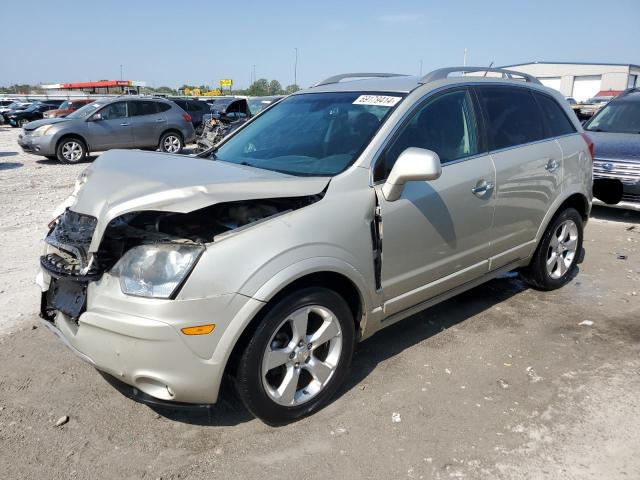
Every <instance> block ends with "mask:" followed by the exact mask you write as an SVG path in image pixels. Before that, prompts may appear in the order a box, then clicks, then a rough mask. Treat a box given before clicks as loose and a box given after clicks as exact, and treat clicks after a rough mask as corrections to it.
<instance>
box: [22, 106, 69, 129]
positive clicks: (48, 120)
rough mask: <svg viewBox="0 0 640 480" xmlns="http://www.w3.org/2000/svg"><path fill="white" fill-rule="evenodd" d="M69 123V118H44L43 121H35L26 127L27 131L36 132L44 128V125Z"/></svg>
mask: <svg viewBox="0 0 640 480" xmlns="http://www.w3.org/2000/svg"><path fill="white" fill-rule="evenodd" d="M50 111H51V110H50ZM68 121H69V119H68V118H43V119H42V120H35V121H33V122H29V123H28V124H27V125H26V127H25V131H27V132H31V131H32V130H35V129H36V128H38V127H42V126H43V125H53V124H54V123H61V122H68Z"/></svg>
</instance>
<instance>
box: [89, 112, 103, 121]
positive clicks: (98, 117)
mask: <svg viewBox="0 0 640 480" xmlns="http://www.w3.org/2000/svg"><path fill="white" fill-rule="evenodd" d="M91 120H92V121H94V122H99V121H100V120H103V118H102V114H101V113H94V114H93V115H92V116H91Z"/></svg>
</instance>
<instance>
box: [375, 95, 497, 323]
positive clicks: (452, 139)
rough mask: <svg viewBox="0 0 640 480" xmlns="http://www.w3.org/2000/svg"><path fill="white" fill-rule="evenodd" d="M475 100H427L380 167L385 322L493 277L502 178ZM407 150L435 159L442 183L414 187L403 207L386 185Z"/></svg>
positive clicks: (470, 97) (404, 196) (460, 97)
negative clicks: (490, 257)
mask: <svg viewBox="0 0 640 480" xmlns="http://www.w3.org/2000/svg"><path fill="white" fill-rule="evenodd" d="M474 98H475V97H474V95H473V93H472V92H471V91H470V90H469V89H467V88H456V89H453V90H449V91H445V92H442V93H439V94H437V95H436V96H431V97H430V98H428V99H427V100H426V101H425V102H424V103H423V104H422V105H421V106H420V107H419V108H418V109H416V111H415V113H414V114H413V116H412V117H411V119H410V120H409V121H408V122H407V123H406V125H405V126H403V128H402V129H401V130H400V132H399V134H398V135H397V136H396V137H395V139H394V140H392V142H391V143H390V146H389V147H388V148H387V149H386V150H385V152H384V153H383V155H382V156H381V158H380V159H379V160H378V162H377V164H376V167H375V170H374V180H375V181H376V183H377V186H376V193H377V196H378V202H379V205H380V210H381V217H382V218H381V221H382V232H383V234H382V272H381V285H382V290H383V295H384V301H385V304H384V312H385V314H386V315H392V314H394V313H396V312H399V311H402V310H404V309H406V308H409V307H411V306H413V305H415V304H418V303H420V302H423V301H425V300H428V299H429V298H431V297H434V296H436V295H438V294H440V293H443V292H445V291H447V290H449V289H451V288H453V287H455V286H457V285H460V284H462V283H465V282H468V281H470V280H473V279H475V278H478V277H480V276H482V275H483V274H485V273H486V272H487V271H488V255H489V245H490V242H491V239H492V228H491V226H492V219H493V213H494V206H495V205H494V204H495V200H494V191H495V182H496V179H495V170H494V168H493V163H492V160H491V157H490V156H489V155H488V154H487V153H486V151H485V148H484V145H483V142H482V139H481V136H480V133H479V131H480V129H479V127H478V124H479V121H478V118H479V117H478V105H477V102H476V101H475V99H474ZM408 147H419V148H425V149H429V150H432V151H434V152H436V153H437V154H438V155H439V157H440V161H441V163H442V176H441V177H440V178H439V179H437V180H434V181H428V182H423V181H417V182H409V183H407V184H406V186H405V189H404V191H403V194H402V196H401V197H400V198H399V199H398V200H396V201H394V202H387V201H386V200H385V198H384V195H383V194H382V191H381V187H382V181H383V180H384V179H385V178H386V177H387V176H388V174H389V172H390V171H391V168H392V167H393V164H394V163H395V160H396V159H397V158H398V155H400V153H402V151H404V150H405V149H406V148H408Z"/></svg>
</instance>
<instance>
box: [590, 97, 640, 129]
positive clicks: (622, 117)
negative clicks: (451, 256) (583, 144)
mask: <svg viewBox="0 0 640 480" xmlns="http://www.w3.org/2000/svg"><path fill="white" fill-rule="evenodd" d="M585 130H588V131H591V132H614V133H640V102H613V103H609V104H608V105H606V106H605V107H603V108H602V110H600V111H599V112H598V114H597V115H596V116H594V117H593V118H592V119H591V120H590V121H589V122H587V124H586V125H585Z"/></svg>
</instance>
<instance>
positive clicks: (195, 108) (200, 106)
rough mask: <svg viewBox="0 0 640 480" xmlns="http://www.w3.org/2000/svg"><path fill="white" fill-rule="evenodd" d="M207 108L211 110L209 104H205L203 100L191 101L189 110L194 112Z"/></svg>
mask: <svg viewBox="0 0 640 480" xmlns="http://www.w3.org/2000/svg"><path fill="white" fill-rule="evenodd" d="M205 109H206V110H209V106H208V105H207V104H203V103H202V102H189V110H190V111H192V112H201V111H203V110H205Z"/></svg>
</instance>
